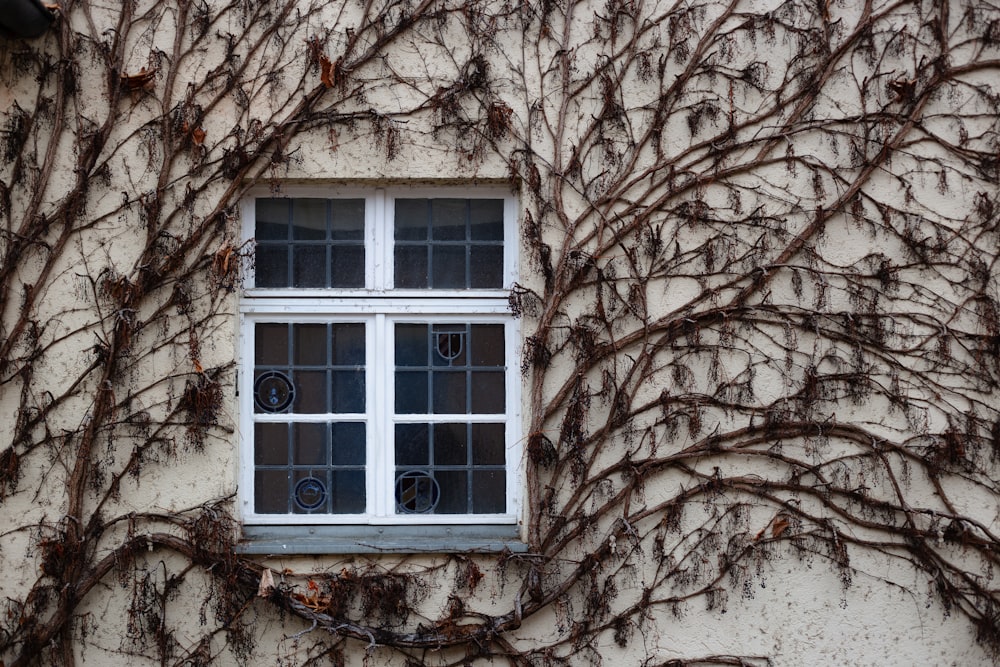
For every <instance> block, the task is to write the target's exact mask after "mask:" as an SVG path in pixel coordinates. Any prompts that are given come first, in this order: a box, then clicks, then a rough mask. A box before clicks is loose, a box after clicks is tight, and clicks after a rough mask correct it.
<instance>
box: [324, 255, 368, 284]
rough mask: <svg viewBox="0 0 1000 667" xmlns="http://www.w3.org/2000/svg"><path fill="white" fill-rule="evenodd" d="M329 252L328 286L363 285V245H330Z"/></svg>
mask: <svg viewBox="0 0 1000 667" xmlns="http://www.w3.org/2000/svg"><path fill="white" fill-rule="evenodd" d="M330 253H331V258H330V275H331V278H330V282H331V285H330V287H364V286H365V248H364V246H360V245H348V246H332V247H331V248H330Z"/></svg>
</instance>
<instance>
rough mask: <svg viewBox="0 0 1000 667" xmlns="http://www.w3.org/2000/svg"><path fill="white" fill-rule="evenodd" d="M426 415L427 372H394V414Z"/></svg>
mask: <svg viewBox="0 0 1000 667" xmlns="http://www.w3.org/2000/svg"><path fill="white" fill-rule="evenodd" d="M426 413H427V372H426V371H401V370H397V371H396V414H400V415H413V414H426Z"/></svg>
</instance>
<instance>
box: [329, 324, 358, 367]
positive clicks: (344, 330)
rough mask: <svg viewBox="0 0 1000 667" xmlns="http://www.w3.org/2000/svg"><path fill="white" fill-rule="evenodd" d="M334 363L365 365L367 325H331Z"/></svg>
mask: <svg viewBox="0 0 1000 667" xmlns="http://www.w3.org/2000/svg"><path fill="white" fill-rule="evenodd" d="M330 329H331V332H332V335H333V363H334V364H337V365H352V364H353V365H359V366H363V365H364V363H365V325H364V324H361V323H353V322H352V323H348V324H331V325H330Z"/></svg>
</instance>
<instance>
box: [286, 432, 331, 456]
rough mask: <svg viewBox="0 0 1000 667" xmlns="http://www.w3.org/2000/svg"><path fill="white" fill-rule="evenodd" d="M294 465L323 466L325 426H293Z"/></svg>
mask: <svg viewBox="0 0 1000 667" xmlns="http://www.w3.org/2000/svg"><path fill="white" fill-rule="evenodd" d="M292 432H293V434H294V438H295V440H294V445H293V446H292V463H293V464H294V465H325V464H326V452H327V446H326V445H327V433H326V424H293V425H292Z"/></svg>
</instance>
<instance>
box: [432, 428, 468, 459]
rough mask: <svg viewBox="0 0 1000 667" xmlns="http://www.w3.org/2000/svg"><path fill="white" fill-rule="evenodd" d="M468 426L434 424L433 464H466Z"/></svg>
mask: <svg viewBox="0 0 1000 667" xmlns="http://www.w3.org/2000/svg"><path fill="white" fill-rule="evenodd" d="M468 428H469V425H468V424H435V425H434V465H438V466H464V465H468V463H469V448H468V443H467V442H466V441H467V440H468V438H467V431H468Z"/></svg>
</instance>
